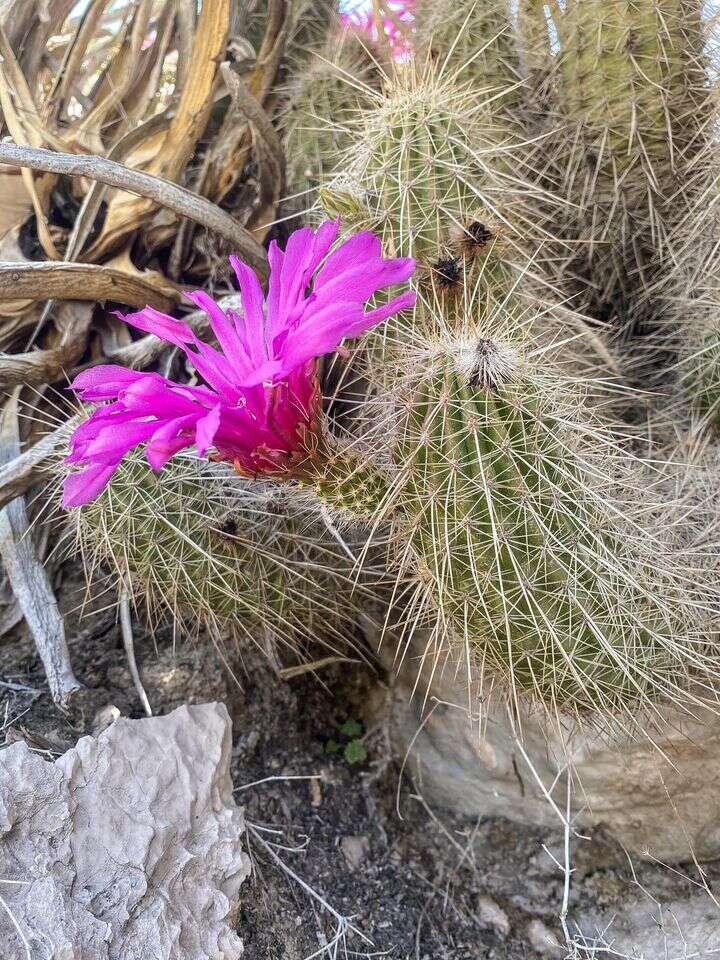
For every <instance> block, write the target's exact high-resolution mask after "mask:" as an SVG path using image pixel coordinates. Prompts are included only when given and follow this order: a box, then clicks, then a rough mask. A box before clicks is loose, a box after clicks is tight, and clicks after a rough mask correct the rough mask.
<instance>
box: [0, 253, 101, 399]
mask: <svg viewBox="0 0 720 960" xmlns="http://www.w3.org/2000/svg"><path fill="white" fill-rule="evenodd" d="M1 271H2V266H1V265H0V272H1ZM91 319H92V307H91V306H90V305H89V304H83V303H73V304H70V303H64V304H62V305H61V306H60V308H59V309H58V312H57V317H56V319H55V326H56V327H57V328H58V330H59V332H60V340H59V343H58V344H57V346H56V347H53V348H52V349H48V350H31V351H29V352H28V353H21V354H16V355H14V356H13V355H10V354H4V355H3V354H0V390H5V389H7V388H9V387H14V386H16V385H18V384H26V385H27V384H40V383H54V382H55V381H56V380H59V379H61V378H62V377H64V376H65V375H66V374H67V373H68V372H69V371H70V370H72V368H73V367H74V366H75V364H76V363H77V362H78V361H79V360H80V358H81V357H82V355H83V353H84V352H85V347H86V345H87V331H88V328H89V326H90V321H91Z"/></svg>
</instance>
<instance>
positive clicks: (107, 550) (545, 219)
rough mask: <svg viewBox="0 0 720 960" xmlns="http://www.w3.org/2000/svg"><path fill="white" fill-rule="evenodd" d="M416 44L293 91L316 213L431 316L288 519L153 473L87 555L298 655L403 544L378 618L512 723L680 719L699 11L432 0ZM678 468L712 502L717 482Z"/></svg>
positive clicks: (333, 52) (695, 691)
mask: <svg viewBox="0 0 720 960" xmlns="http://www.w3.org/2000/svg"><path fill="white" fill-rule="evenodd" d="M417 21H418V22H417V32H416V38H415V46H416V54H415V57H414V58H411V59H410V60H409V61H408V62H403V63H401V64H396V65H395V66H394V67H393V68H392V69H390V68H388V69H386V70H385V72H383V73H381V72H380V69H379V66H378V63H373V62H372V58H371V57H370V56H369V55H368V59H367V60H366V61H364V63H365V67H367V69H368V70H369V71H371V72H372V80H371V82H369V81H368V82H366V80H367V77H366V76H365V75H364V74H363V73H362V69H365V67H362V69H360V67H359V66H358V61H359V60H362V58H363V57H364V56H365V53H361V52H360V51H361V50H362V49H364V48H362V47H361V46H358V45H357V42H356V40H355V39H352V38H351V39H350V40H349V41H348V43H349V46H347V47H345V46H340V47H339V48H337V46H336V44H337V35H336V34H333V35H331V36H330V38H329V39H326V40H324V41H323V44H322V45H321V47H320V48H319V49H320V57H319V59H317V60H315V61H312V60H305V66H304V67H303V68H302V69H303V70H304V71H305V73H303V74H302V75H301V74H299V73H296V74H295V75H291V77H290V78H289V81H288V86H287V91H288V97H289V104H288V112H287V113H286V117H287V118H289V119H287V123H286V127H285V134H286V142H287V148H288V151H289V163H290V166H291V169H294V170H295V174H293V183H294V189H296V190H298V191H300V190H304V189H306V188H307V186H308V185H310V184H311V183H312V181H313V180H314V179H317V181H318V186H319V190H318V202H317V204H316V205H315V209H314V212H313V213H312V214H311V216H315V215H316V214H317V215H318V216H319V212H320V210H321V208H323V207H324V210H325V212H326V213H330V214H331V215H332V216H337V215H341V216H342V218H343V228H344V230H345V231H346V232H347V233H353V232H354V231H356V230H359V229H372V230H373V231H375V232H376V233H377V234H378V235H379V236H380V237H381V239H382V244H383V252H384V255H385V256H386V257H414V258H415V259H416V260H417V269H416V273H415V276H414V279H413V281H412V282H413V286H414V288H415V290H416V291H417V294H418V296H417V302H416V305H415V307H414V308H413V309H412V311H408V312H405V313H403V314H402V315H401V316H400V317H394V318H392V319H390V320H388V322H387V323H386V324H384V325H382V326H381V327H379V328H378V329H377V330H376V331H374V332H373V333H371V334H369V335H368V336H366V337H365V338H364V339H363V340H362V341H360V344H359V347H358V350H357V351H356V352H355V353H354V354H353V355H352V356H350V357H346V358H345V362H346V364H347V367H346V373H347V376H346V377H345V381H344V382H347V380H348V379H354V380H355V385H354V386H353V389H352V391H346V392H345V396H346V398H347V397H348V396H350V397H351V400H350V401H349V406H351V407H352V408H353V410H352V416H350V417H347V418H346V422H344V423H342V424H341V425H340V426H341V429H340V430H337V431H336V430H335V429H334V428H333V429H331V428H330V427H329V426H328V425H327V424H324V425H323V428H322V431H321V432H320V433H317V434H314V435H313V443H314V446H313V449H312V451H311V454H308V456H307V458H306V459H305V460H303V461H302V462H301V463H300V464H299V465H298V466H297V467H296V468H295V473H294V474H293V475H292V476H290V477H288V476H285V477H281V478H280V479H279V480H276V481H275V484H276V487H281V488H282V494H283V495H282V496H281V497H280V498H279V499H274V498H273V497H267V495H265V494H263V496H262V497H261V499H260V501H258V500H257V494H256V493H255V492H254V489H255V488H254V487H253V486H252V484H251V485H250V486H249V487H248V486H243V485H242V484H241V485H240V487H239V486H238V482H237V480H234V481H232V482H231V481H229V480H227V476H228V473H227V470H228V468H222V469H225V471H226V473H225V474H224V476H225V480H223V481H222V482H219V483H218V482H217V481H213V482H212V483H208V482H207V479H206V477H204V476H203V475H202V471H200V470H199V469H198V465H197V461H193V466H192V469H191V470H190V471H189V472H188V468H187V467H186V466H184V465H183V466H178V465H177V463H174V462H171V464H170V465H169V466H168V467H167V468H166V469H165V471H164V472H162V473H161V474H159V476H158V477H155V476H153V475H152V474H150V473H149V472H148V471H146V470H145V469H144V468H142V467H141V466H140V465H139V463H138V462H137V461H133V462H132V463H130V464H129V465H127V467H123V469H122V472H121V473H120V474H119V475H118V476H116V477H115V479H114V480H113V481H112V483H111V485H110V487H109V490H108V492H107V493H106V494H105V495H103V498H101V499H100V500H98V501H97V502H96V504H94V505H92V506H91V507H85V508H83V509H82V510H81V511H80V521H79V522H80V528H81V531H82V536H83V539H84V542H85V543H86V545H87V546H86V549H88V550H91V551H92V550H98V555H99V557H100V558H101V559H104V560H106V559H110V560H111V561H112V562H113V563H114V564H115V567H116V568H117V569H118V570H119V571H120V573H121V575H122V576H123V577H126V576H127V575H128V574H129V575H130V577H131V578H132V579H134V580H137V581H140V582H141V583H142V584H143V585H144V589H147V587H148V585H151V587H152V590H153V592H154V593H155V594H156V595H163V596H164V597H168V596H170V597H171V598H172V604H173V605H174V604H175V603H177V605H178V606H181V607H183V608H185V609H188V608H189V609H191V610H202V611H205V610H212V611H213V615H216V616H218V617H221V618H228V619H230V620H235V619H240V618H242V617H244V616H246V615H247V616H249V617H250V618H251V619H250V621H249V622H250V623H252V624H254V623H256V622H258V618H259V620H260V621H261V622H268V621H270V622H272V623H274V624H276V625H278V626H279V627H281V628H282V626H283V625H286V626H287V628H288V630H289V631H292V630H296V629H298V624H300V625H301V628H302V629H304V630H305V635H307V633H308V631H309V632H310V633H312V632H313V630H314V629H315V624H316V623H317V613H318V611H320V616H321V619H323V620H324V619H325V614H324V612H323V611H325V610H326V607H327V603H328V601H329V597H330V595H331V594H333V577H334V576H337V575H338V572H337V571H341V570H342V569H343V567H344V564H345V559H346V557H347V554H350V555H352V557H353V559H354V561H358V562H362V561H364V560H365V559H366V558H367V557H368V556H372V557H373V559H376V558H377V551H376V547H377V546H378V545H381V546H382V547H383V549H384V550H385V552H386V557H387V560H386V563H387V578H386V581H387V583H389V584H390V585H391V588H390V590H389V592H388V590H386V589H383V590H378V591H377V599H378V602H383V603H385V604H387V605H388V609H387V610H386V617H385V619H386V622H387V623H388V624H389V625H390V626H391V627H394V628H396V630H399V631H400V632H402V630H403V629H404V630H411V629H413V628H414V627H418V626H424V627H427V626H430V628H431V632H432V634H433V638H434V643H435V646H436V648H437V649H444V650H448V651H450V652H451V654H452V655H453V656H454V657H455V659H456V660H457V661H459V662H464V663H466V664H467V666H468V667H469V668H470V669H471V670H477V671H480V672H481V673H482V675H483V676H485V677H487V679H488V681H489V682H490V683H492V685H493V687H494V688H495V689H498V690H502V691H503V692H504V693H505V695H506V696H507V698H508V702H509V703H510V704H513V705H515V706H517V705H518V703H519V701H520V700H521V699H523V700H524V699H528V698H529V699H532V700H533V701H536V702H537V703H539V704H541V705H542V706H544V707H545V708H547V709H550V710H560V711H569V712H571V713H573V714H575V715H576V716H578V717H581V718H592V719H593V720H594V721H599V722H601V723H609V722H610V721H611V719H612V718H614V717H617V716H618V715H620V716H622V717H623V718H624V720H625V721H626V720H627V719H628V718H637V717H638V716H639V713H640V708H641V707H644V706H648V705H651V704H653V703H654V702H655V701H657V700H658V699H662V698H664V697H665V698H671V699H672V700H674V701H676V702H678V703H681V704H684V705H685V706H686V708H687V709H689V710H690V709H692V705H693V704H694V703H695V702H697V699H698V698H701V697H708V696H711V695H713V692H714V684H715V677H716V676H717V673H718V664H719V662H720V660H719V658H720V650H718V649H717V644H716V642H715V640H714V637H715V635H716V633H717V628H716V619H717V613H718V610H717V603H716V598H715V597H714V595H713V591H712V590H710V589H709V586H708V584H709V581H710V580H711V579H712V577H708V575H707V571H708V569H709V568H712V559H711V557H712V543H713V537H714V532H713V531H714V526H713V525H712V524H710V523H706V517H707V502H708V500H707V497H703V498H702V511H699V508H698V505H697V503H696V502H695V501H694V500H693V497H688V496H687V495H686V493H684V492H682V491H683V490H684V489H685V488H684V487H683V485H682V484H679V483H675V482H674V481H672V482H671V480H670V479H669V478H672V477H675V476H676V472H677V470H678V469H681V470H682V469H685V468H684V467H682V468H679V467H678V456H679V454H678V450H682V449H683V444H682V442H680V443H678V440H680V441H682V436H681V435H682V434H683V432H684V431H686V430H687V425H688V422H690V421H693V422H694V423H695V426H697V422H698V421H699V420H702V429H703V430H708V431H709V430H710V429H711V428H712V427H713V425H715V426H717V423H718V422H719V421H720V415H719V414H718V410H719V409H720V373H719V372H718V371H719V370H720V348H718V343H720V338H718V337H716V336H715V332H714V331H715V329H716V327H715V326H714V323H715V321H714V319H713V316H710V320H709V321H707V322H706V320H707V317H708V314H709V313H710V314H712V311H709V310H708V308H707V304H706V303H705V302H703V303H702V304H698V309H697V311H696V314H697V315H698V316H699V315H700V314H702V316H703V317H704V318H706V320H704V321H703V332H702V336H700V333H699V332H698V331H697V330H695V332H694V333H693V334H692V336H688V335H687V331H688V329H690V327H691V325H692V319H693V297H697V293H696V292H695V291H694V290H693V284H692V282H691V280H690V272H689V271H690V264H691V259H692V253H693V250H692V248H693V246H695V248H696V251H695V252H696V254H697V256H699V257H701V259H702V262H703V263H705V264H709V265H710V267H711V268H712V269H714V262H715V260H714V254H713V249H714V247H713V237H712V230H713V224H712V223H707V222H703V220H702V218H701V216H700V215H699V212H698V211H699V204H700V202H701V199H702V198H703V197H705V196H707V195H708V191H710V189H711V187H710V184H711V183H712V182H713V181H712V177H713V175H714V171H713V160H714V154H713V146H712V136H711V132H712V124H713V121H714V112H713V109H712V106H713V103H712V101H713V97H714V91H713V88H712V85H713V79H712V72H711V70H710V68H709V64H708V57H709V53H708V48H707V44H706V40H707V38H706V35H705V23H704V21H703V19H702V16H701V4H700V2H699V0H613V2H612V3H607V2H599V0H598V2H597V3H596V2H595V0H566V2H565V3H563V4H552V5H547V4H542V3H537V2H535V0H520V3H519V4H518V5H510V4H507V5H506V4H504V3H497V2H491V0H477V2H475V3H464V2H461V3H458V4H450V3H447V2H441V3H434V4H424V3H422V2H421V3H420V4H419V5H418V7H417ZM346 52H347V53H348V55H349V56H350V61H347V60H345V59H344V57H345V56H346ZM366 52H367V51H366ZM353 58H356V59H355V60H353ZM338 66H339V67H340V69H339V70H338V69H337V67H338ZM303 117H304V118H305V119H306V120H307V123H304V122H303ZM315 126H317V128H318V130H316V129H315ZM318 131H322V132H318ZM718 172H720V169H719V170H718ZM711 219H712V218H711ZM683 231H685V232H683ZM573 308H577V310H575V309H573ZM718 329H720V328H718ZM708 330H709V332H708ZM638 332H642V333H643V338H642V340H641V341H638V339H637V338H636V340H635V341H633V342H632V343H631V344H630V345H629V346H622V345H621V346H618V341H619V340H620V339H622V338H621V337H619V336H616V335H619V334H622V337H624V338H626V339H627V338H632V336H633V334H637V333H638ZM648 335H650V336H648ZM690 341H692V346H691V347H688V343H690ZM639 342H640V343H641V345H640V346H639V347H638V349H637V350H636V349H635V347H636V346H638V343H639ZM658 347H662V350H659V349H657V348H658ZM640 352H642V353H643V356H644V358H645V359H644V361H643V363H642V364H640V363H638V356H639V355H640ZM650 356H652V364H650V363H649V361H648V362H646V358H647V357H650ZM643 376H646V377H647V381H643V380H642V379H641V378H642V377H643ZM625 380H628V381H633V382H634V387H633V389H630V388H626V387H625V386H624V385H623V382H624V381H625ZM638 382H639V386H640V387H644V386H647V387H652V393H650V392H645V393H644V392H643V391H642V389H640V390H638V389H636V388H637V387H638ZM358 384H359V386H358ZM659 397H660V398H661V399H660V400H658V398H659ZM342 398H343V388H342V387H341V388H339V398H338V397H336V399H339V400H340V401H341V400H342ZM659 409H663V416H662V417H661V418H659V419H658V417H657V412H658V410H659ZM648 412H650V417H649V419H648ZM619 416H620V417H621V418H622V420H621V422H617V418H618V417H619ZM648 423H650V424H651V425H652V427H653V429H652V430H648V429H647V426H648ZM658 424H659V426H658ZM707 435H708V436H709V437H710V439H709V440H708V443H709V444H710V445H712V443H713V441H712V435H711V433H708V434H707ZM669 448H672V451H673V458H674V459H673V461H672V462H669V461H668V462H664V461H663V456H664V455H665V454H666V453H667V450H668V449H669ZM688 449H689V448H686V449H685V454H687V452H688ZM693 449H695V448H694V447H693ZM648 451H649V455H648V456H646V457H645V459H643V458H642V457H641V456H640V454H641V453H642V454H647V453H648ZM713 462H714V461H713ZM685 466H686V468H687V471H688V474H690V473H692V475H693V476H696V474H697V476H700V474H702V477H703V478H704V479H703V484H705V487H704V489H715V488H714V487H713V481H712V478H713V477H714V476H715V473H714V470H715V467H714V466H713V465H708V464H702V465H698V464H694V463H689V462H688V463H687V464H686V465H685ZM207 469H211V468H207ZM213 470H214V468H213ZM698 471H699V472H698ZM299 488H300V492H299V493H298V489H299ZM293 503H295V504H296V505H300V507H301V508H302V510H303V511H307V508H308V505H310V507H311V511H310V513H311V514H313V512H314V516H315V521H314V522H312V523H309V521H307V512H304V513H303V517H304V518H305V519H304V520H303V524H308V523H309V525H302V526H301V527H298V523H299V522H300V521H299V520H298V515H297V514H296V513H294V512H293V509H294V508H293V507H292V504H293ZM701 514H702V519H699V518H700V516H701ZM227 518H229V519H230V520H231V521H232V523H233V524H234V526H233V531H232V532H231V533H230V534H228V532H227V531H226V530H225V531H224V528H223V523H224V522H225V520H226V519H227ZM323 524H325V526H323ZM328 527H329V529H330V530H331V532H332V533H333V534H334V535H335V536H336V538H337V539H336V540H335V541H334V545H333V546H332V547H330V546H328V541H327V528H328ZM685 527H687V528H688V529H689V530H691V531H692V536H690V535H688V537H683V536H682V535H681V534H680V533H679V531H680V529H681V528H683V529H684V528H685ZM320 530H323V531H324V532H323V535H322V536H320V533H319V531H320ZM348 531H351V537H352V539H353V543H352V545H351V546H348V545H347V544H345V548H344V549H343V547H342V546H340V545H339V544H338V540H339V541H342V538H343V536H344V535H345V534H346V533H347V532H348ZM703 531H704V533H703ZM671 534H672V535H671ZM97 545H99V548H98V546H97ZM336 545H337V546H336ZM338 557H342V558H343V559H342V561H339V560H338ZM348 559H349V558H348ZM393 584H395V586H392V585H393ZM335 596H336V597H337V598H338V603H339V606H340V613H341V614H344V616H345V620H346V621H350V620H352V616H353V611H352V608H353V602H352V600H351V599H350V592H347V593H346V594H345V595H343V596H342V597H340V596H339V594H338V592H337V591H335ZM334 606H335V605H334V604H333V607H334ZM333 622H335V623H337V624H338V626H337V630H338V631H339V632H341V631H342V629H343V626H344V622H343V617H342V616H340V617H339V619H334V620H333ZM308 625H309V626H308ZM248 630H250V631H251V630H252V627H251V626H248ZM395 636H396V638H397V632H396V633H395ZM400 642H402V640H400Z"/></svg>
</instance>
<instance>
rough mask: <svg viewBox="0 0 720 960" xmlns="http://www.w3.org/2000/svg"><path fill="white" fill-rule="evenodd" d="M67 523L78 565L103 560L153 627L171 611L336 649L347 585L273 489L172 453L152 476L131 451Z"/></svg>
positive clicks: (339, 557)
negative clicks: (71, 522)
mask: <svg viewBox="0 0 720 960" xmlns="http://www.w3.org/2000/svg"><path fill="white" fill-rule="evenodd" d="M73 516H74V518H75V521H76V530H75V533H76V539H77V545H78V547H79V549H80V551H81V553H82V555H83V558H84V561H85V566H86V569H88V570H89V571H91V572H92V571H94V570H95V569H96V568H98V567H99V566H101V565H103V564H108V565H109V566H110V568H111V570H112V572H113V573H114V574H115V575H116V576H117V578H118V581H119V584H120V587H121V590H123V591H125V592H127V593H129V594H130V596H131V597H133V598H134V599H135V600H136V601H140V600H142V601H144V603H145V606H146V608H147V609H148V611H149V613H150V615H151V618H152V619H153V620H155V621H157V620H160V619H162V618H163V617H164V616H166V615H167V614H172V615H173V616H174V617H177V618H179V619H181V620H183V621H185V622H186V623H187V624H189V625H190V626H191V627H192V626H193V625H195V626H198V625H202V626H208V625H218V624H224V625H225V626H228V625H229V626H231V627H232V628H233V629H234V630H235V631H236V633H237V634H238V635H239V636H240V637H241V638H245V639H246V640H255V641H262V642H263V643H266V642H267V641H268V639H270V640H272V642H273V643H274V644H276V645H278V646H281V645H282V644H284V643H285V644H288V645H291V646H296V647H302V646H303V645H304V644H305V643H306V642H307V641H308V639H309V638H312V639H313V640H314V641H315V642H317V641H318V640H319V641H320V642H321V643H324V644H326V645H332V644H337V643H339V638H340V637H341V636H343V635H345V636H347V633H348V630H349V629H350V628H349V620H348V613H347V611H346V610H345V609H344V608H343V605H342V604H341V603H340V602H339V600H340V596H341V595H342V593H343V592H345V593H348V594H349V593H352V590H353V586H354V585H353V583H352V581H351V579H350V576H349V568H348V564H347V563H346V562H345V560H346V558H344V557H343V554H342V553H341V552H340V549H339V548H338V547H337V545H333V543H332V542H331V541H328V539H327V538H326V537H323V536H322V535H321V533H320V532H319V530H318V529H317V527H316V528H315V529H314V530H313V529H312V527H311V526H310V525H309V523H308V519H307V517H305V518H303V517H302V516H301V515H300V513H298V511H297V510H296V511H294V512H292V513H290V512H289V511H288V509H284V508H283V506H282V504H281V503H280V502H279V501H278V492H277V491H276V490H268V489H267V488H265V489H263V488H262V486H261V485H258V484H253V483H251V482H248V481H245V480H243V479H242V478H240V477H237V476H235V475H233V474H232V473H227V472H226V471H224V470H222V469H221V468H220V469H218V467H216V466H215V465H213V464H210V463H207V462H205V461H202V460H198V459H196V458H195V457H183V458H178V459H174V460H172V461H171V462H170V464H168V466H167V468H166V469H165V470H164V471H163V472H162V473H161V474H155V473H153V471H151V470H149V469H148V467H147V464H146V463H145V462H144V461H143V459H142V457H141V456H139V455H138V454H134V455H131V456H130V457H128V458H127V459H126V460H125V461H124V463H123V464H122V466H121V468H120V470H119V472H118V474H117V475H116V477H115V478H114V482H113V483H112V484H111V485H110V486H109V487H107V489H106V490H105V491H104V492H103V494H102V495H101V496H100V498H99V499H97V500H96V501H94V502H93V503H91V504H88V505H87V506H86V507H85V508H84V509H83V510H81V511H77V512H76V513H75V514H74V515H73Z"/></svg>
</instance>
